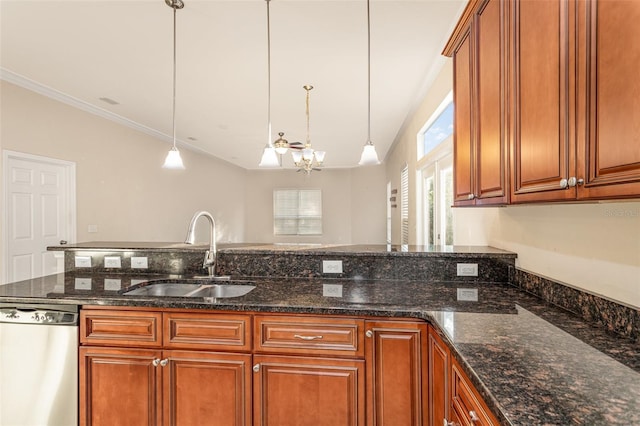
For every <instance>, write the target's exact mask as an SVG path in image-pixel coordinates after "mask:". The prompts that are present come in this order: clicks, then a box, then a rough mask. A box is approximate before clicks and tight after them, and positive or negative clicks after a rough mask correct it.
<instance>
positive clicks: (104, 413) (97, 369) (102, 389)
mask: <svg viewBox="0 0 640 426" xmlns="http://www.w3.org/2000/svg"><path fill="white" fill-rule="evenodd" d="M79 355H80V375H79V377H80V383H79V390H80V396H81V397H80V425H81V426H85V425H86V426H89V425H92V426H130V425H139V426H143V425H147V426H157V425H159V424H160V419H161V410H160V407H161V399H160V398H161V396H160V390H161V386H160V383H161V382H162V376H161V374H160V370H159V369H158V368H156V367H155V366H154V365H153V360H154V359H159V358H160V357H161V352H160V351H157V350H148V349H112V348H102V347H87V346H83V347H80V352H79Z"/></svg>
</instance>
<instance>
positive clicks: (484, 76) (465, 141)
mask: <svg viewBox="0 0 640 426" xmlns="http://www.w3.org/2000/svg"><path fill="white" fill-rule="evenodd" d="M505 3H506V2H505V1H504V0H483V1H481V2H476V3H474V4H473V5H474V7H477V10H474V12H473V14H472V16H471V18H469V24H468V25H469V26H468V28H467V30H466V32H465V33H464V34H463V36H462V37H461V39H460V42H459V45H458V46H457V48H456V49H455V50H454V51H453V52H452V53H453V67H454V71H453V72H454V82H453V87H454V105H455V112H454V127H455V128H454V156H453V163H454V178H455V179H454V203H455V205H456V206H470V205H490V204H505V203H507V202H508V201H509V191H508V139H507V128H506V125H507V122H506V109H505V108H506V107H505V104H506V102H505V93H506V85H507V66H506V59H507V54H506V53H507V43H506V42H505V41H504V40H505V37H504V33H505V31H506V30H505V22H506V13H507V12H506V10H507V8H506V6H505Z"/></svg>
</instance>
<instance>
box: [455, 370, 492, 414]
mask: <svg viewBox="0 0 640 426" xmlns="http://www.w3.org/2000/svg"><path fill="white" fill-rule="evenodd" d="M451 410H452V411H453V412H455V414H456V417H458V418H459V421H460V424H461V425H463V426H494V425H495V426H497V425H498V424H499V423H498V420H496V418H495V417H494V416H493V415H492V414H491V412H490V411H489V410H488V409H487V408H486V406H485V404H484V403H483V402H482V399H481V398H480V396H479V395H478V392H477V391H476V390H475V388H474V387H473V386H472V385H471V383H470V382H469V379H467V377H466V375H465V374H464V373H463V372H462V369H461V368H460V367H459V366H458V364H457V363H456V362H453V363H452V365H451Z"/></svg>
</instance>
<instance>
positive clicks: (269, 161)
mask: <svg viewBox="0 0 640 426" xmlns="http://www.w3.org/2000/svg"><path fill="white" fill-rule="evenodd" d="M269 1H270V0H266V2H267V133H268V135H267V145H266V146H265V147H264V151H263V152H262V159H261V160H260V164H258V167H263V168H275V167H280V161H279V159H278V154H277V152H276V148H275V147H274V146H273V143H272V142H271V19H270V16H269Z"/></svg>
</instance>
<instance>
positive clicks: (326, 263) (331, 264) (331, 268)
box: [322, 260, 342, 274]
mask: <svg viewBox="0 0 640 426" xmlns="http://www.w3.org/2000/svg"><path fill="white" fill-rule="evenodd" d="M322 273H323V274H341V273H342V260H323V261H322Z"/></svg>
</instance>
